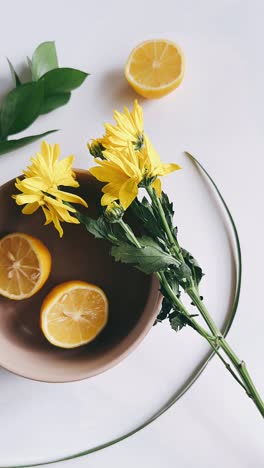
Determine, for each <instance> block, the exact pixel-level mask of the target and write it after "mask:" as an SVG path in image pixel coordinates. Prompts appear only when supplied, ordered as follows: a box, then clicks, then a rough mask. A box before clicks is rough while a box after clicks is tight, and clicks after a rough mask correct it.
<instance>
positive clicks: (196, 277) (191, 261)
mask: <svg viewBox="0 0 264 468" xmlns="http://www.w3.org/2000/svg"><path fill="white" fill-rule="evenodd" d="M181 251H182V255H183V258H184V261H185V263H186V265H187V266H188V267H189V269H190V270H191V273H192V279H193V282H194V284H195V286H196V288H197V289H198V286H199V283H200V281H201V279H202V277H203V276H204V274H203V270H202V268H201V267H200V265H199V263H198V262H197V260H196V259H195V258H194V257H193V256H192V254H190V252H188V251H187V250H185V249H181Z"/></svg>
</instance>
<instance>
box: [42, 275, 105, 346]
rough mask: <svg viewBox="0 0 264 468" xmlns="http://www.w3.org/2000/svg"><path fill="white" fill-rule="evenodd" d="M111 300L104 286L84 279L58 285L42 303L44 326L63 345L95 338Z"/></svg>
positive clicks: (86, 341)
mask: <svg viewBox="0 0 264 468" xmlns="http://www.w3.org/2000/svg"><path fill="white" fill-rule="evenodd" d="M107 318H108V300H107V297H106V295H105V294H104V292H103V291H102V289H100V288H99V287H98V286H95V285H93V284H90V283H86V282H84V281H68V282H66V283H62V284H60V285H59V286H56V287H55V288H54V289H53V290H52V291H51V292H50V293H49V294H48V296H47V297H46V298H45V299H44V302H43V304H42V307H41V329H42V331H43V333H44V335H45V337H46V338H47V340H48V341H49V342H50V343H52V344H53V345H55V346H59V347H61V348H77V347H78V346H82V345H84V344H86V343H89V342H90V341H92V340H93V339H94V338H95V337H96V336H97V335H98V333H100V332H101V330H102V329H103V328H104V326H105V325H106V322H107Z"/></svg>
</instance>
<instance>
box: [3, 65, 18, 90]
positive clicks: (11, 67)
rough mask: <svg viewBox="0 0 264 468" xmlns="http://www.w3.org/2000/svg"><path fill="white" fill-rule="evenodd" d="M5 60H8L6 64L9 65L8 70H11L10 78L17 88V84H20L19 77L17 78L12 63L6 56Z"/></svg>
mask: <svg viewBox="0 0 264 468" xmlns="http://www.w3.org/2000/svg"><path fill="white" fill-rule="evenodd" d="M6 60H7V61H8V65H9V68H10V71H11V75H12V79H13V81H14V84H15V86H16V88H18V86H20V85H21V81H20V78H19V76H18V74H17V72H16V70H15V69H14V67H13V65H12V63H11V62H10V60H9V59H8V58H6Z"/></svg>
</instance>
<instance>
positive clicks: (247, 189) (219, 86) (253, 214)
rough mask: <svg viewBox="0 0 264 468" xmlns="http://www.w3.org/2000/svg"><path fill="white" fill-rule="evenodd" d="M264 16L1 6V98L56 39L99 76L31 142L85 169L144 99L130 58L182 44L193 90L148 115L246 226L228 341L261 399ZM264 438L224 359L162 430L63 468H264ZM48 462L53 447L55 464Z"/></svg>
mask: <svg viewBox="0 0 264 468" xmlns="http://www.w3.org/2000/svg"><path fill="white" fill-rule="evenodd" d="M263 17H264V3H263V2H262V1H261V0H260V1H257V0H251V1H249V0H248V1H247V0H245V1H242V0H240V1H239V0H217V1H210V0H207V1H206V0H200V1H199V0H198V1H195V0H192V1H191V0H184V1H183V0H182V1H179V0H171V1H169V0H163V1H161V2H155V1H154V0H144V2H143V1H139V0H134V1H133V2H125V1H122V0H115V1H101V0H97V1H93V2H91V1H88V0H83V1H82V0H75V1H74V2H68V1H67V2H66V1H65V0H64V1H62V0H56V1H55V0H46V1H45V2H36V1H33V0H32V1H31V0H24V1H23V2H20V1H18V0H17V1H14V0H10V1H9V2H1V28H0V57H1V61H0V95H1V94H2V93H4V92H5V91H6V90H7V89H9V85H10V81H9V72H8V67H7V64H6V63H5V60H4V57H5V56H8V57H9V58H10V59H11V60H12V61H13V62H14V63H15V64H18V70H19V71H21V70H22V69H23V62H22V59H23V57H25V56H26V55H30V54H31V53H32V51H33V49H34V47H35V46H36V45H38V44H39V43H40V42H42V41H45V40H53V39H54V40H56V44H57V50H58V55H59V59H60V63H61V65H65V66H73V67H76V68H80V69H84V70H87V71H90V72H91V77H89V78H88V80H87V82H86V83H85V85H83V87H82V88H81V89H80V90H77V91H76V92H74V93H73V96H72V100H71V102H70V103H69V104H68V105H67V106H66V107H64V108H61V109H59V110H57V111H56V112H53V113H52V114H49V115H48V116H45V117H43V118H41V119H39V120H38V121H37V122H36V123H35V124H34V126H33V127H32V129H30V131H28V132H27V133H25V134H29V133H31V132H32V133H37V132H41V131H44V130H47V129H51V128H58V127H59V128H62V129H63V130H62V131H61V132H60V134H57V135H56V136H54V135H52V136H51V137H50V138H49V141H51V142H52V141H60V142H61V145H62V150H63V152H64V154H66V153H74V154H76V155H77V158H76V166H79V167H86V165H87V166H88V159H87V160H86V157H87V153H86V150H85V145H84V143H85V141H86V140H87V139H88V138H90V137H93V136H96V135H100V132H101V125H102V122H103V121H104V120H107V119H108V120H109V118H110V115H111V110H112V109H113V108H120V107H122V106H123V105H125V104H129V105H131V103H132V101H133V99H134V96H135V95H134V93H133V91H132V90H130V89H129V88H128V87H127V85H126V82H125V81H124V78H123V76H122V73H121V70H122V69H123V67H124V63H125V60H126V58H127V56H128V54H129V52H130V50H131V48H132V47H133V46H135V45H136V44H137V43H139V42H140V41H142V40H145V39H148V38H152V37H167V38H170V39H172V40H175V41H176V42H178V43H179V44H181V46H182V48H183V50H184V51H185V54H186V59H187V70H186V76H185V79H184V82H183V84H182V86H181V87H180V88H179V89H178V90H176V92H175V93H174V94H172V95H170V96H168V97H166V98H164V99H162V100H160V101H151V102H146V103H144V104H143V105H144V107H145V114H146V122H147V127H148V132H149V134H150V135H151V134H152V135H153V136H154V140H155V144H156V146H157V147H158V149H159V150H160V152H161V151H162V154H163V155H164V156H166V158H167V160H169V155H170V154H172V153H173V154H174V155H175V154H176V155H179V160H180V162H182V161H183V159H182V157H181V156H180V154H181V152H182V151H183V150H185V149H188V150H189V151H191V152H193V153H194V154H196V155H198V156H199V158H200V160H201V161H202V162H203V163H204V164H205V165H206V166H207V168H208V169H209V171H210V172H211V173H212V174H213V176H214V177H215V178H216V180H217V182H218V184H219V186H220V187H221V189H222V191H223V193H224V194H225V197H226V199H227V200H228V203H229V205H230V207H231V210H232V212H233V214H234V216H235V219H236V222H237V225H238V228H239V232H240V236H241V242H242V248H243V252H244V281H243V291H242V296H241V302H240V307H239V313H238V316H237V318H236V320H235V324H234V326H233V328H232V330H231V332H230V333H229V341H230V343H231V344H232V345H233V346H234V348H235V349H236V350H237V352H238V353H239V355H240V356H241V357H243V358H244V359H246V361H247V363H248V366H249V368H250V370H251V373H252V376H253V377H254V379H255V382H256V384H257V386H258V387H259V389H260V390H262V394H263V393H264V369H263V367H264V366H263V327H264V314H263V300H262V299H261V293H262V291H263V263H264V253H263V234H264V221H263V220H264V215H263V199H264V188H263V187H264V184H263V172H264V132H263V129H264V123H263V122H264V116H263V107H264V91H263V82H264V58H263V57H264V56H263V44H264V28H263ZM37 146H38V143H35V144H34V145H32V146H30V147H27V148H24V149H22V150H21V151H19V154H18V152H17V153H11V154H9V155H6V156H1V160H0V182H4V181H6V180H8V179H10V178H11V177H14V176H16V175H17V174H19V173H21V170H22V168H23V167H24V166H25V164H26V163H27V162H28V159H29V156H30V155H32V153H33V152H34V151H35V150H36V148H37ZM172 179H173V178H172ZM186 180H187V179H186ZM190 182H191V176H190ZM170 183H171V184H175V179H173V182H170ZM193 203H195V200H193ZM205 235H206V234H205ZM189 236H190V234H189ZM204 242H206V238H205V240H204ZM263 436H264V431H263V421H262V420H261V418H260V416H259V414H258V413H257V411H256V409H255V407H254V406H253V404H252V403H251V402H250V401H249V400H248V399H247V398H246V396H245V395H244V393H243V392H242V391H241V390H240V388H238V385H237V384H236V383H235V382H233V380H232V379H231V377H230V376H229V375H228V374H227V372H226V371H225V369H223V366H222V364H221V363H219V362H218V361H217V359H216V358H214V359H213V361H212V362H211V363H210V365H209V366H208V367H207V369H206V370H205V371H204V373H203V375H202V376H201V377H200V379H199V380H198V381H197V382H196V384H195V385H194V386H193V387H192V388H191V390H190V391H188V392H187V394H185V396H184V397H183V398H182V399H181V400H180V401H179V402H177V403H176V405H175V406H174V407H172V408H171V409H170V410H169V411H168V412H167V413H166V414H165V415H163V416H162V417H161V418H159V419H158V420H157V421H156V422H154V423H153V424H152V425H151V426H149V427H148V428H146V429H145V430H143V431H141V432H140V433H138V434H137V435H135V436H133V437H131V438H130V439H128V440H126V441H124V442H122V443H120V444H118V445H116V446H114V447H111V448H109V449H106V450H104V451H101V452H98V453H95V454H92V455H89V456H88V457H83V458H82V459H78V460H74V461H69V462H64V463H58V464H56V465H54V467H55V466H58V467H62V466H65V467H66V466H69V467H73V468H78V467H94V466H96V467H97V468H111V467H113V468H119V467H120V468H121V467H123V466H126V468H132V467H133V468H134V467H135V466H140V467H141V466H142V467H143V466H144V467H145V466H147V467H148V466H151V467H152V468H172V467H174V466H179V467H181V468H194V467H195V468H197V467H203V468H211V467H212V468H220V467H221V468H222V467H223V466H226V467H232V468H249V467H250V468H251V467H254V468H261V467H263V465H264V444H263V441H264V437H263ZM76 437H78V434H77V433H76ZM48 452H49V447H47V457H48ZM16 458H17V457H16ZM0 462H1V455H0ZM0 464H1V463H0Z"/></svg>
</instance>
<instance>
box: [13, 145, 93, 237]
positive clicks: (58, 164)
mask: <svg viewBox="0 0 264 468" xmlns="http://www.w3.org/2000/svg"><path fill="white" fill-rule="evenodd" d="M59 155H60V146H59V145H57V144H56V145H54V146H52V145H49V144H48V143H47V142H45V141H43V142H42V144H41V151H40V153H37V154H36V156H35V157H33V158H31V162H32V164H31V166H29V167H28V168H27V170H26V171H23V172H24V175H25V177H24V179H22V180H20V179H17V180H16V184H15V186H16V188H17V189H18V190H19V191H20V192H22V193H20V194H17V195H13V198H14V199H15V200H16V203H17V204H18V205H25V207H24V208H23V210H22V213H24V214H32V213H34V212H35V211H36V210H37V209H38V208H39V207H41V208H42V210H43V212H44V215H45V218H46V222H45V224H50V223H52V222H53V223H54V226H55V228H56V229H57V231H58V232H59V234H60V237H62V235H63V229H62V227H61V224H60V223H61V222H63V221H65V222H67V223H74V224H79V221H78V220H77V219H76V218H75V217H74V216H72V215H71V214H70V213H75V212H76V210H75V209H74V208H73V207H71V206H68V205H65V204H64V202H69V203H78V204H81V205H84V206H87V203H86V202H85V201H84V200H83V199H82V198H81V197H79V196H78V195H73V194H71V193H68V192H65V191H63V190H61V189H60V187H61V186H64V187H79V183H78V182H77V180H76V176H75V173H74V172H73V170H72V164H73V160H74V156H68V157H66V158H64V159H62V160H60V161H59Z"/></svg>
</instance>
